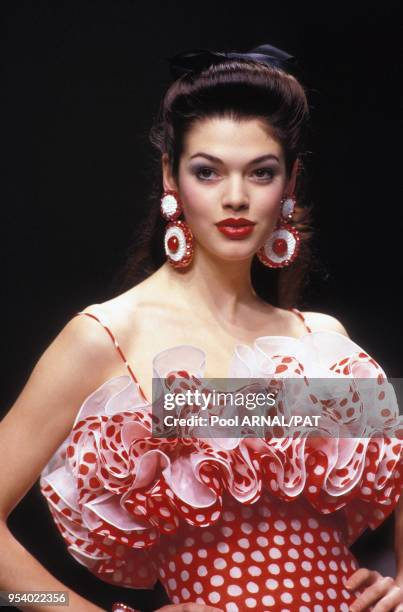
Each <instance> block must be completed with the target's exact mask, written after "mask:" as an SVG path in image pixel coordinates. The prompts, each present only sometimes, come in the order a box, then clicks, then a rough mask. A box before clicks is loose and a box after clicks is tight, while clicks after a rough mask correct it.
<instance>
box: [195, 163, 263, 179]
mask: <svg viewBox="0 0 403 612" xmlns="http://www.w3.org/2000/svg"><path fill="white" fill-rule="evenodd" d="M203 170H209V171H210V172H211V171H212V172H214V170H213V168H209V167H208V166H201V167H200V168H196V169H195V171H194V174H195V175H196V177H197V178H198V179H199V180H200V181H204V182H211V179H209V178H203V177H201V176H200V172H202V171H203ZM262 170H265V171H266V172H267V171H268V172H270V179H273V178H274V176H275V171H274V170H273V168H258V169H257V170H255V172H260V171H262ZM259 182H261V183H265V182H266V179H259Z"/></svg>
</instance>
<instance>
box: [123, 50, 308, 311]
mask: <svg viewBox="0 0 403 612" xmlns="http://www.w3.org/2000/svg"><path fill="white" fill-rule="evenodd" d="M210 117H231V118H232V119H234V120H238V121H240V120H243V119H255V118H257V119H263V120H264V121H265V123H266V125H267V126H268V129H269V130H270V133H271V134H272V136H273V137H274V138H275V139H276V140H278V141H279V142H280V144H281V145H282V147H283V152H284V156H285V164H286V172H287V178H289V177H290V174H291V169H292V166H293V163H294V161H295V160H296V159H298V160H299V176H298V179H297V186H296V192H295V195H296V199H297V206H296V209H295V212H294V216H293V220H292V224H293V225H294V227H296V229H298V231H299V232H300V237H301V246H300V252H299V254H298V257H297V258H296V260H295V261H294V262H293V263H292V264H291V265H290V266H289V267H287V268H280V269H270V268H267V267H266V266H264V265H263V264H262V263H261V262H260V261H259V260H258V258H257V257H256V255H255V256H254V257H253V260H252V269H251V276H252V283H253V286H254V289H255V291H256V293H257V294H258V295H259V296H260V297H261V298H262V299H263V300H265V301H270V303H272V304H274V305H277V306H280V307H282V308H289V307H291V306H294V305H296V304H297V302H298V301H299V300H300V296H301V293H302V289H303V288H304V287H305V286H306V284H307V279H308V272H309V267H310V263H311V249H310V246H309V242H310V240H309V239H310V237H311V234H312V231H311V227H310V223H311V208H312V207H311V206H306V205H305V206H304V205H303V204H302V197H303V193H302V192H303V191H304V189H303V185H302V180H301V179H302V178H303V175H304V172H303V171H304V164H303V159H304V155H305V153H306V152H305V146H306V137H307V133H308V126H309V107H308V102H307V98H306V94H305V90H304V88H303V86H302V85H301V83H300V82H299V81H298V80H297V79H296V78H295V77H294V76H293V75H291V74H290V73H288V72H285V71H283V70H281V69H279V68H276V67H274V66H268V65H266V64H262V63H260V62H255V61H251V60H228V59H227V60H226V61H223V62H222V63H219V64H214V65H212V66H210V67H209V68H207V69H205V70H203V71H201V72H199V73H189V74H185V75H182V76H181V77H179V78H178V79H177V80H176V81H175V82H173V83H172V84H171V86H170V87H169V88H168V90H167V92H166V94H165V96H164V98H163V100H162V102H161V105H160V108H159V110H158V113H157V116H156V117H155V120H154V123H153V125H152V127H151V130H150V134H149V137H150V141H151V143H152V145H153V146H154V147H155V150H156V156H155V158H154V160H153V163H154V167H153V168H152V173H151V174H152V176H151V180H152V187H151V189H150V196H149V200H150V205H149V211H148V215H147V217H146V218H145V220H144V221H143V223H142V224H140V225H139V226H138V227H137V229H136V232H135V236H134V240H133V245H132V246H131V247H129V250H128V253H127V260H126V262H125V264H124V266H123V267H122V268H121V270H120V274H119V276H118V277H117V282H118V285H119V289H120V290H124V289H126V288H129V287H130V286H133V285H135V284H137V283H138V282H140V281H141V280H144V279H145V278H146V277H147V276H149V275H150V274H152V272H154V271H155V270H156V269H157V268H159V267H160V266H161V265H162V264H163V263H164V261H165V260H166V255H165V252H164V246H163V237H164V230H165V227H166V223H167V222H166V221H165V220H164V219H163V218H162V216H161V214H160V211H159V206H160V199H161V196H162V192H163V184H162V168H161V156H162V154H163V153H167V154H168V158H169V161H170V166H171V170H172V175H173V177H174V178H175V180H176V181H177V177H178V168H179V160H180V156H181V153H182V150H183V143H184V137H185V135H186V133H187V132H188V130H190V129H191V128H192V125H193V124H194V123H195V122H196V121H198V120H201V119H205V118H210Z"/></svg>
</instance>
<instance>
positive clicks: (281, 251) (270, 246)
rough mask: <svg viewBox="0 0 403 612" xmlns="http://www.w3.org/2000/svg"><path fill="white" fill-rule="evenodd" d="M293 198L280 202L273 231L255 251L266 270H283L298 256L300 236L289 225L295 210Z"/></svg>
mask: <svg viewBox="0 0 403 612" xmlns="http://www.w3.org/2000/svg"><path fill="white" fill-rule="evenodd" d="M295 204H296V201H295V198H294V197H293V196H288V197H286V198H283V199H282V200H281V215H280V218H279V220H278V222H277V225H276V228H275V230H274V231H273V232H272V234H271V235H270V236H269V238H268V239H267V240H266V242H265V243H264V245H263V246H261V247H260V248H259V249H258V250H257V251H256V255H257V257H258V258H259V260H260V261H261V262H262V263H263V264H264V265H265V266H267V267H268V268H285V267H286V266H289V265H290V263H292V262H293V261H294V260H295V258H296V257H297V255H298V252H299V247H300V235H299V232H298V230H296V229H295V228H294V227H292V225H291V224H290V223H289V221H291V219H292V215H293V213H294V210H295Z"/></svg>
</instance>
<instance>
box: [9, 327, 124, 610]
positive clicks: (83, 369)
mask: <svg viewBox="0 0 403 612" xmlns="http://www.w3.org/2000/svg"><path fill="white" fill-rule="evenodd" d="M111 348H112V349H113V347H111V341H110V338H109V337H108V336H107V334H105V333H104V331H103V330H102V328H101V327H100V326H99V324H97V323H96V322H95V321H92V320H91V319H90V318H89V317H75V318H73V319H72V320H71V321H69V322H68V323H67V325H66V326H65V327H64V329H63V330H62V331H61V332H60V334H59V335H58V336H57V338H56V339H55V340H54V341H53V342H52V343H51V344H50V346H49V347H48V348H47V349H46V351H45V352H44V353H43V355H42V356H41V357H40V359H39V361H38V362H37V364H36V365H35V367H34V369H33V371H32V373H31V375H30V377H29V379H28V381H27V383H26V384H25V386H24V388H23V390H22V392H21V393H20V395H19V396H18V398H17V400H16V401H15V403H14V405H13V406H12V407H11V409H10V410H9V411H8V413H7V414H6V416H5V417H4V418H3V420H2V421H1V422H0V448H1V455H2V463H1V470H0V541H1V547H0V590H4V591H29V590H41V591H42V590H44V591H45V590H57V591H68V593H69V602H70V603H69V607H68V609H71V610H74V611H77V612H87V611H88V612H92V611H96V610H101V608H99V607H98V606H96V605H95V604H93V603H91V602H89V601H87V600H86V599H84V598H83V597H81V596H80V595H79V594H78V593H76V592H75V591H72V590H71V589H68V588H67V587H66V586H65V585H64V584H62V583H61V582H60V581H59V580H57V579H56V578H55V577H54V576H53V575H52V574H51V573H50V572H49V571H47V570H46V569H45V568H44V567H43V566H42V565H41V564H40V563H39V562H38V561H37V560H36V559H35V558H34V557H33V556H32V555H31V554H30V553H29V552H28V551H27V550H26V549H25V548H24V546H23V545H22V544H20V542H19V541H18V540H17V539H16V538H14V536H13V535H12V533H11V532H10V530H9V529H8V527H7V518H8V516H9V514H10V513H11V512H12V511H13V509H14V508H15V506H16V505H17V504H18V503H19V501H20V500H21V499H22V498H23V497H24V495H25V494H26V493H27V492H28V491H29V489H30V488H31V487H32V486H33V485H34V484H35V482H36V481H37V479H38V477H39V475H40V473H41V471H42V469H43V468H44V467H45V465H46V463H47V462H48V461H49V459H50V458H51V456H52V455H53V453H54V452H55V451H56V450H57V448H58V447H59V446H60V444H61V443H62V442H63V440H64V439H65V438H66V437H67V435H68V434H69V432H70V430H71V428H72V426H73V423H74V419H75V417H76V414H77V412H78V410H79V408H80V406H81V404H82V402H83V400H84V399H85V397H87V396H88V395H89V394H90V393H91V392H92V391H93V390H94V389H95V388H96V387H97V386H99V385H100V384H101V383H102V382H103V380H104V376H105V374H106V372H108V370H109V372H110V371H111V368H112V367H114V365H116V364H115V361H114V360H115V359H116V355H115V351H113V350H111ZM55 533H56V532H55ZM19 609H20V610H29V611H38V612H42V611H43V612H51V611H55V612H57V611H59V612H60V606H41V605H39V606H28V607H26V606H24V607H20V608H19Z"/></svg>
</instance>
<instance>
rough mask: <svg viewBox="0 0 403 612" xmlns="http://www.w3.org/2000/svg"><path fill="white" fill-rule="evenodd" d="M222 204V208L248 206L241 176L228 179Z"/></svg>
mask: <svg viewBox="0 0 403 612" xmlns="http://www.w3.org/2000/svg"><path fill="white" fill-rule="evenodd" d="M222 206H223V208H224V210H227V209H232V210H245V209H248V208H249V200H248V196H247V194H246V192H245V187H244V185H243V182H242V179H241V178H238V177H233V178H232V179H231V180H229V181H228V185H227V189H226V191H225V195H224V197H223V200H222Z"/></svg>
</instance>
